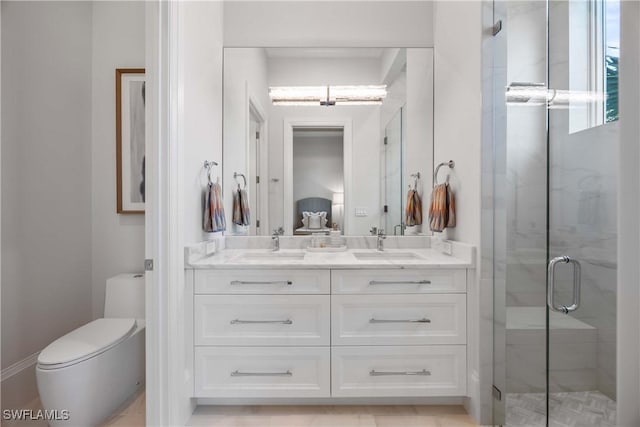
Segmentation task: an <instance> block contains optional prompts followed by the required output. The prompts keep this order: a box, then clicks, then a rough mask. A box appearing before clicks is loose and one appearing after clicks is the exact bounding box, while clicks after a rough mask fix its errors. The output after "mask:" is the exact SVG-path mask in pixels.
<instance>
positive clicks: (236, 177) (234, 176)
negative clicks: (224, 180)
mask: <svg viewBox="0 0 640 427" xmlns="http://www.w3.org/2000/svg"><path fill="white" fill-rule="evenodd" d="M239 176H241V177H242V181H244V187H242V188H243V189H245V190H246V189H247V177H246V176H244V174H241V173H238V172H234V173H233V179H235V180H236V182H238V177H239ZM238 188H240V183H239V182H238Z"/></svg>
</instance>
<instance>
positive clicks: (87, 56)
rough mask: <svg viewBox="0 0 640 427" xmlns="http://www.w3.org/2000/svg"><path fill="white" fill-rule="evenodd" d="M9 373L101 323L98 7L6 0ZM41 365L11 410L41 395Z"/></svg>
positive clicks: (13, 383) (22, 378) (6, 393)
mask: <svg viewBox="0 0 640 427" xmlns="http://www.w3.org/2000/svg"><path fill="white" fill-rule="evenodd" d="M1 7H2V89H3V92H2V113H3V114H2V144H3V146H2V151H3V153H2V209H3V211H2V255H3V257H4V258H3V263H2V264H3V269H2V352H3V353H2V367H3V368H5V367H7V366H9V365H11V364H14V363H16V362H18V361H20V360H23V359H24V358H26V357H27V356H29V355H31V354H33V353H35V352H38V351H40V350H42V349H43V348H44V347H45V346H46V345H48V344H49V343H50V342H51V341H53V340H54V339H56V338H57V337H59V336H61V335H63V334H65V333H67V332H69V331H70V330H72V329H74V328H76V327H78V326H80V325H81V324H83V323H85V322H87V321H89V320H90V319H91V316H92V313H91V292H92V289H91V265H92V260H91V191H92V187H91V181H92V179H91V176H92V173H91V136H92V135H91V101H92V98H91V87H92V81H91V40H92V31H91V20H92V12H91V4H90V3H81V2H68V3H62V2H42V3H39V2H2V5H1ZM33 374H34V370H33V366H31V367H30V368H27V369H26V370H25V371H23V373H22V374H18V375H16V376H15V377H12V378H10V379H9V380H7V381H5V382H3V384H2V386H3V393H2V394H3V398H4V399H3V401H2V404H3V408H5V407H14V408H16V407H20V406H19V405H20V404H24V403H25V402H26V401H27V400H30V399H33V398H35V396H36V394H35V382H34V378H33Z"/></svg>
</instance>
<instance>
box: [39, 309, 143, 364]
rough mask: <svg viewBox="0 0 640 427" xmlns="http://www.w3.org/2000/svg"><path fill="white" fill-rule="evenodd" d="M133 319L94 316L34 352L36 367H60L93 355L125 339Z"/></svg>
mask: <svg viewBox="0 0 640 427" xmlns="http://www.w3.org/2000/svg"><path fill="white" fill-rule="evenodd" d="M136 325H137V324H136V320H135V319H116V318H110V319H96V320H94V321H93V322H90V323H87V324H86V325H84V326H81V327H79V328H78V329H76V330H74V331H71V332H69V333H68V334H66V335H64V336H62V337H60V338H58V339H57V340H55V341H54V342H52V343H51V344H49V345H48V346H47V347H46V348H45V349H44V350H42V352H40V355H39V356H38V368H40V369H45V370H47V369H60V368H64V367H67V366H71V365H75V364H76V363H80V362H82V361H84V360H87V359H90V358H92V357H95V356H97V355H99V354H101V353H104V352H105V351H107V350H109V349H110V348H112V347H114V346H116V345H118V344H119V343H121V342H122V341H124V340H125V339H127V338H128V337H129V336H131V334H132V333H133V332H134V331H135V329H136Z"/></svg>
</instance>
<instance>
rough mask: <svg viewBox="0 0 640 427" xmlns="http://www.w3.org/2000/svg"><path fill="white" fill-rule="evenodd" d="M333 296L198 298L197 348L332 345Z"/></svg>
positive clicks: (198, 296)
mask: <svg viewBox="0 0 640 427" xmlns="http://www.w3.org/2000/svg"><path fill="white" fill-rule="evenodd" d="M329 322H330V296H329V295H196V296H195V325H194V327H195V344H196V345H236V346H243V345H254V346H256V345H258V346H259V345H269V346H271V345H274V346H275V345H300V346H304V345H316V346H317V345H329V343H330V336H329V335H330V334H329V328H330V326H329Z"/></svg>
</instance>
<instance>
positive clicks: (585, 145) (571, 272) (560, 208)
mask: <svg viewBox="0 0 640 427" xmlns="http://www.w3.org/2000/svg"><path fill="white" fill-rule="evenodd" d="M616 5H618V11H619V3H618V2H616V1H601V0H580V1H571V2H569V1H566V2H565V1H562V2H556V1H552V2H549V13H548V16H549V27H548V31H549V35H548V37H549V39H548V40H549V51H548V87H549V88H550V91H549V94H548V99H549V107H548V108H547V111H548V113H547V114H548V239H547V244H548V279H547V311H548V314H547V351H548V356H547V360H548V361H547V396H548V407H547V408H548V425H550V426H563V425H580V426H614V425H615V412H616V411H615V409H616V406H615V389H616V382H615V381H616V365H615V360H616V354H615V351H616V255H617V254H616V243H617V231H616V205H617V170H618V167H617V166H618V164H617V149H618V148H617V147H618V122H617V61H618V56H619V50H618V46H619V22H620V21H619V19H620V17H619V12H618V11H616V8H615V6H616ZM616 31H617V35H616Z"/></svg>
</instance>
